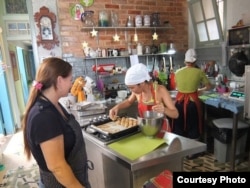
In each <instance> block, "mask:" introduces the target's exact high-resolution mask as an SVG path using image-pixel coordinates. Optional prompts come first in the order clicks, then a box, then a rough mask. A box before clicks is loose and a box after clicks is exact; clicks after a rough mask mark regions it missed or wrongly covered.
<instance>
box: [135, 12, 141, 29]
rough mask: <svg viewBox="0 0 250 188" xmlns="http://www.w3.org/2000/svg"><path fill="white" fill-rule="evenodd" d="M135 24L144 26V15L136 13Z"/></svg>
mask: <svg viewBox="0 0 250 188" xmlns="http://www.w3.org/2000/svg"><path fill="white" fill-rule="evenodd" d="M135 26H136V27H141V26H142V16H141V15H136V17H135Z"/></svg>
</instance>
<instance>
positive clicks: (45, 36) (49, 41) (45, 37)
mask: <svg viewBox="0 0 250 188" xmlns="http://www.w3.org/2000/svg"><path fill="white" fill-rule="evenodd" d="M34 18H35V21H36V25H37V27H38V29H39V34H38V35H37V37H36V38H37V40H36V41H37V44H38V46H40V45H42V46H43V48H45V49H47V50H51V49H53V48H54V47H55V45H57V46H59V39H58V36H57V35H56V33H55V24H56V15H55V14H54V13H52V12H50V11H49V9H48V8H47V7H45V6H43V7H41V8H40V12H36V13H35V15H34Z"/></svg>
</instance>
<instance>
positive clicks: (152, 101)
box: [109, 63, 178, 119]
mask: <svg viewBox="0 0 250 188" xmlns="http://www.w3.org/2000/svg"><path fill="white" fill-rule="evenodd" d="M125 84H126V85H127V87H128V88H129V89H130V90H131V95H130V96H129V97H128V98H127V99H126V100H124V101H123V102H121V103H119V104H117V105H116V106H114V107H113V108H112V109H111V110H110V111H109V116H110V118H111V119H116V117H117V115H118V112H119V110H121V109H124V108H128V107H129V106H130V105H132V103H134V102H135V101H138V113H139V116H141V117H142V114H143V112H144V111H147V110H154V111H156V112H159V113H163V114H165V115H166V116H167V117H170V118H177V117H178V111H177V109H176V108H175V106H174V103H173V101H172V98H171V96H170V94H169V92H168V91H167V89H166V87H165V86H162V85H158V84H155V83H153V82H152V80H151V77H150V76H149V73H148V69H147V67H146V66H145V65H144V64H142V63H137V64H135V65H133V66H132V67H130V68H129V69H128V70H127V72H126V75H125Z"/></svg>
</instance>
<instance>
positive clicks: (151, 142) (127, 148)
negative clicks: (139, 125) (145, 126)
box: [108, 133, 166, 160]
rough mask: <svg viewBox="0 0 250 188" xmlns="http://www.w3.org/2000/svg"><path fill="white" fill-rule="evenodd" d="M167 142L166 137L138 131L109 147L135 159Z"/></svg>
mask: <svg viewBox="0 0 250 188" xmlns="http://www.w3.org/2000/svg"><path fill="white" fill-rule="evenodd" d="M165 144H166V140H164V139H161V138H152V137H147V136H144V135H143V134H142V133H137V134H135V135H132V136H129V137H127V138H124V139H122V140H119V141H117V142H114V143H111V144H109V145H108V147H109V148H111V149H113V150H114V151H116V152H118V153H119V154H121V155H122V156H124V157H127V158H128V159H130V160H135V159H137V158H139V157H141V156H143V155H145V154H147V153H150V152H152V151H154V150H155V149H156V148H158V147H160V146H162V145H165Z"/></svg>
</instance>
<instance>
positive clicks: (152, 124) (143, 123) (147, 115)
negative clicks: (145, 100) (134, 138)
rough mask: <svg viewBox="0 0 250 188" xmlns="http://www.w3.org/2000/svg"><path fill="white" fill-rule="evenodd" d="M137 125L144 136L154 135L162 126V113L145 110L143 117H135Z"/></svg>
mask: <svg viewBox="0 0 250 188" xmlns="http://www.w3.org/2000/svg"><path fill="white" fill-rule="evenodd" d="M137 120H138V125H139V127H140V129H141V132H142V133H143V134H144V135H145V136H150V137H154V136H155V135H157V133H158V132H159V131H160V130H161V128H162V123H163V120H164V114H162V113H158V112H154V111H145V112H144V113H143V117H137Z"/></svg>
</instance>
